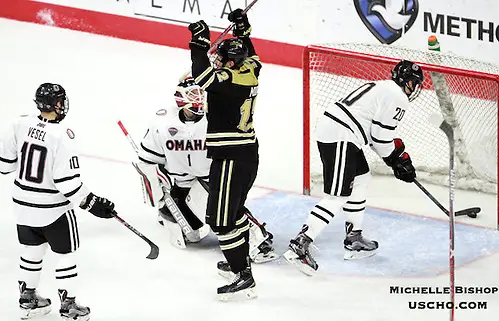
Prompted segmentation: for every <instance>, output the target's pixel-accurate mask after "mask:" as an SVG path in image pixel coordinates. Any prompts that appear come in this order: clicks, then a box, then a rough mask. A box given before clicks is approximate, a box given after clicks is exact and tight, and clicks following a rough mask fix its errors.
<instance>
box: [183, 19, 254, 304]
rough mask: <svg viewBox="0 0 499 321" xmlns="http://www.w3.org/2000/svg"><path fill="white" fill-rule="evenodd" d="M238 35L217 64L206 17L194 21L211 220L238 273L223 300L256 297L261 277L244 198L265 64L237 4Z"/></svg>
mask: <svg viewBox="0 0 499 321" xmlns="http://www.w3.org/2000/svg"><path fill="white" fill-rule="evenodd" d="M229 21H231V22H234V29H233V35H234V36H235V38H230V39H226V40H224V41H222V42H221V43H220V44H219V45H218V47H217V50H216V58H215V61H214V65H215V66H212V65H211V63H210V60H209V58H208V55H207V52H208V50H209V48H210V45H211V42H210V30H209V28H208V26H207V25H206V23H205V22H204V21H203V20H201V21H198V22H196V23H192V24H190V25H189V30H190V31H191V33H192V39H191V41H190V43H189V47H190V49H191V59H192V76H193V77H194V79H195V81H196V83H197V84H199V85H200V86H201V88H202V89H204V90H205V91H206V92H207V103H208V111H207V119H208V129H207V137H206V145H207V147H208V157H210V158H212V159H213V161H212V164H211V167H210V193H209V194H210V195H209V198H208V207H207V213H206V222H207V223H208V224H209V225H210V227H211V229H212V230H213V232H215V233H216V234H217V236H218V240H219V242H220V248H221V250H222V252H223V253H224V256H225V258H226V259H227V262H228V264H229V266H230V268H231V271H232V272H233V273H234V274H235V278H234V281H233V282H232V283H231V284H229V285H226V286H223V287H220V288H218V290H217V293H218V296H219V299H221V300H228V299H231V298H233V297H238V296H239V297H245V298H252V297H255V296H256V293H255V292H254V288H255V281H254V279H253V275H252V273H251V266H250V261H249V259H248V249H249V245H248V238H249V233H248V228H249V225H248V218H247V216H245V215H244V212H245V207H244V203H245V201H246V197H247V195H248V192H249V190H250V188H251V187H252V185H253V182H254V180H255V178H256V174H257V170H258V141H257V138H256V135H255V130H254V129H253V112H254V108H255V99H256V96H257V94H258V76H259V74H260V69H261V67H262V65H261V64H260V61H259V58H258V56H257V55H256V52H255V49H254V47H253V44H252V42H251V40H250V38H249V36H250V33H251V25H250V23H249V21H248V17H247V16H246V14H243V12H242V10H241V9H237V10H235V11H233V12H231V13H230V14H229Z"/></svg>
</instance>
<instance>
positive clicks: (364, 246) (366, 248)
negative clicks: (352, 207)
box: [343, 222, 378, 260]
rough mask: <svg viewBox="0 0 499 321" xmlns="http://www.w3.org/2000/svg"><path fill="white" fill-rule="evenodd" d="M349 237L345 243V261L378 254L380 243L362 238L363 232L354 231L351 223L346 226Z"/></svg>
mask: <svg viewBox="0 0 499 321" xmlns="http://www.w3.org/2000/svg"><path fill="white" fill-rule="evenodd" d="M345 228H346V232H347V236H346V238H345V240H344V241H343V245H344V248H345V255H344V257H343V258H344V259H345V260H358V259H363V258H366V257H370V256H373V255H374V254H376V250H377V249H378V242H376V241H372V240H369V239H366V238H364V237H363V236H362V231H352V228H353V226H352V225H351V223H348V222H347V223H346V224H345Z"/></svg>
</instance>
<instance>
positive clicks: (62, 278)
mask: <svg viewBox="0 0 499 321" xmlns="http://www.w3.org/2000/svg"><path fill="white" fill-rule="evenodd" d="M35 102H36V105H37V108H38V109H39V110H40V115H39V116H21V117H19V118H18V119H17V120H16V121H15V122H14V123H13V124H12V126H11V127H9V128H8V131H7V132H6V133H4V135H3V136H2V137H1V140H0V172H1V173H2V174H8V173H12V172H15V176H14V190H13V197H12V199H13V201H14V212H15V215H16V216H17V233H18V239H19V242H20V243H21V245H22V253H21V256H20V265H19V267H20V275H19V289H20V292H21V294H20V299H19V305H20V309H21V312H22V315H21V318H22V319H30V318H32V317H35V316H38V315H43V314H47V313H49V312H50V310H51V308H50V306H51V301H50V299H47V298H44V297H41V296H40V295H39V294H38V292H37V291H36V289H37V288H38V285H39V282H40V276H41V271H42V265H43V258H44V256H45V252H46V250H47V247H48V246H50V248H51V250H52V252H54V253H55V254H56V255H57V257H58V263H57V266H56V270H55V277H56V280H57V282H58V288H59V291H58V292H59V298H60V300H61V308H60V310H59V313H60V315H61V317H62V318H64V319H67V320H80V321H82V320H83V321H85V320H88V319H89V318H90V309H89V308H88V307H84V306H80V305H79V304H77V303H76V302H75V281H76V276H77V266H76V261H75V251H76V250H77V249H78V247H79V244H80V239H79V234H78V225H77V220H76V216H75V211H74V204H76V205H77V206H79V207H81V208H82V209H85V210H87V211H89V212H90V213H92V214H93V215H95V216H97V217H101V218H111V217H113V209H114V204H113V203H112V202H110V201H109V200H107V199H105V198H102V197H97V196H96V195H94V194H93V193H91V192H90V191H89V190H88V189H87V187H86V186H85V185H84V184H83V183H82V181H81V178H80V164H79V161H78V155H77V153H76V152H75V151H74V149H73V141H72V139H73V138H74V133H73V132H72V131H71V129H66V127H63V126H62V125H61V124H60V121H61V120H63V119H64V117H65V116H66V114H67V112H68V108H69V104H68V99H67V96H66V92H65V90H64V88H63V87H62V86H60V85H57V84H50V83H44V84H42V85H40V86H39V87H38V89H37V91H36V94H35Z"/></svg>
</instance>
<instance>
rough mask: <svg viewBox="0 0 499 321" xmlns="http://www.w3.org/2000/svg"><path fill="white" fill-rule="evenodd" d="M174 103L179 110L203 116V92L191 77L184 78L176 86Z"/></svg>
mask: <svg viewBox="0 0 499 321" xmlns="http://www.w3.org/2000/svg"><path fill="white" fill-rule="evenodd" d="M175 101H176V103H177V107H178V108H179V109H187V110H189V111H190V112H192V113H193V114H195V115H198V116H203V115H204V101H205V94H204V90H203V89H202V88H201V87H200V86H199V85H197V84H196V83H195V82H194V79H193V78H192V77H187V78H185V79H184V80H182V81H181V82H180V83H179V84H178V85H177V90H176V91H175Z"/></svg>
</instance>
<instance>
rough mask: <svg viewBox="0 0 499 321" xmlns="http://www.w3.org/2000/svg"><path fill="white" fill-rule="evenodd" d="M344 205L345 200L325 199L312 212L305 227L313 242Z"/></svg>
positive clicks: (306, 233) (336, 198)
mask: <svg viewBox="0 0 499 321" xmlns="http://www.w3.org/2000/svg"><path fill="white" fill-rule="evenodd" d="M342 205H343V200H342V199H340V198H338V197H334V198H333V199H328V198H324V199H322V200H320V201H319V203H317V204H316V205H315V206H314V208H313V209H312V210H311V211H310V214H309V215H308V218H307V221H306V223H305V225H307V227H308V229H307V230H306V231H305V235H307V236H308V237H310V238H311V239H312V240H315V238H316V237H317V236H318V235H319V234H320V233H321V232H322V230H323V229H324V228H325V227H326V226H327V225H328V224H329V221H330V220H331V219H332V218H333V217H334V213H337V212H338V211H339V210H340V209H341V207H342Z"/></svg>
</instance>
